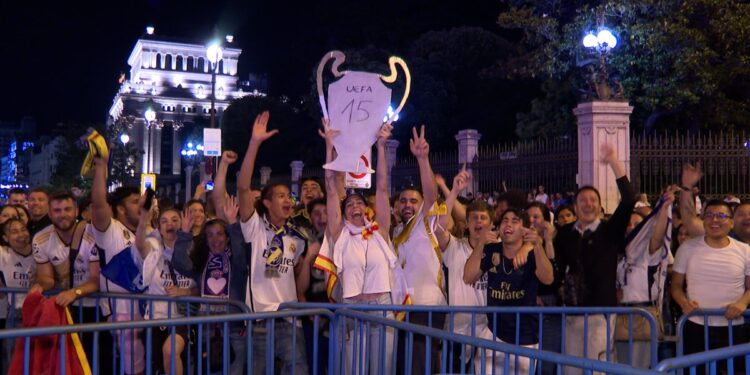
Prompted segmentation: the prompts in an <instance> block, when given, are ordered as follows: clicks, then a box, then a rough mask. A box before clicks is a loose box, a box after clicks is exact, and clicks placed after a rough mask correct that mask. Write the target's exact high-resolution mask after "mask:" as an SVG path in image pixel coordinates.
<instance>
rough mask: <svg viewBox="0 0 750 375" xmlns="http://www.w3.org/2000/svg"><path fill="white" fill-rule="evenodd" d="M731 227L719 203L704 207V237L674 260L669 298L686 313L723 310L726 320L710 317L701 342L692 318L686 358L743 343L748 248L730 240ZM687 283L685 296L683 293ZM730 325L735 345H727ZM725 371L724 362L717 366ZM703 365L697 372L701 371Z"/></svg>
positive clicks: (749, 279)
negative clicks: (706, 349) (692, 354)
mask: <svg viewBox="0 0 750 375" xmlns="http://www.w3.org/2000/svg"><path fill="white" fill-rule="evenodd" d="M733 225H734V223H733V220H732V209H731V207H730V206H729V204H728V203H726V202H724V201H721V200H713V201H709V202H707V203H706V204H705V205H704V207H703V227H704V231H705V235H704V236H697V237H693V238H691V239H689V240H687V241H685V242H684V243H683V244H682V245H681V246H680V248H679V249H677V256H676V257H675V263H674V268H673V272H672V287H671V292H672V298H674V300H675V302H677V304H678V305H679V306H680V307H681V308H682V311H683V313H685V314H689V313H690V312H691V311H693V310H695V309H725V310H726V313H725V314H724V317H718V316H712V317H709V318H708V325H709V327H708V337H704V328H705V327H704V326H703V324H704V320H703V317H701V316H696V317H691V318H690V320H689V321H688V322H687V323H686V325H685V330H684V334H683V337H684V340H685V346H684V348H685V354H691V353H698V352H703V351H705V340H707V341H708V348H709V349H716V348H720V347H725V346H729V345H732V344H733V343H745V342H747V339H746V332H745V330H744V329H743V327H742V325H743V323H744V320H743V318H742V313H744V312H745V310H746V309H747V305H748V303H750V246H748V245H747V244H744V243H741V242H739V241H737V240H735V239H733V238H731V237H729V232H730V231H731V230H732V226H733ZM686 281H687V294H686V293H685V291H684V290H683V288H684V287H685V282H686ZM729 320H731V325H732V327H733V328H732V336H733V342H729V337H728V329H727V328H726V327H727V325H729ZM742 359H743V358H742V357H739V358H735V360H734V366H735V371H742V369H743V368H744V361H743V360H742ZM719 366H720V367H723V368H726V367H725V366H726V363H725V362H723V361H722V362H721V363H719ZM703 370H704V367H703V366H699V367H698V371H699V372H702V371H703Z"/></svg>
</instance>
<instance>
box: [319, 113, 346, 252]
mask: <svg viewBox="0 0 750 375" xmlns="http://www.w3.org/2000/svg"><path fill="white" fill-rule="evenodd" d="M321 123H322V124H323V129H322V130H318V134H320V136H321V137H323V139H324V140H325V141H326V163H330V162H331V161H332V160H333V158H334V157H335V152H336V151H335V150H334V149H333V138H334V137H335V136H337V135H338V134H339V131H338V130H333V129H331V128H329V127H328V120H326V119H322V120H321ZM337 174H338V173H336V171H334V170H331V169H326V170H325V180H326V214H327V215H328V223H327V225H326V231H327V232H328V236H330V238H331V239H332V241H331V243H332V244H333V243H336V240H338V239H339V235H340V234H341V228H342V225H343V223H342V220H341V197H342V196H341V195H340V192H339V187H338V177H337Z"/></svg>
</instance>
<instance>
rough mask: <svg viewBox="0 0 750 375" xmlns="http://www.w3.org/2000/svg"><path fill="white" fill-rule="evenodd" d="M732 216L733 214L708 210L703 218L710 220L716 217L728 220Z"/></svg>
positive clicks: (720, 219)
mask: <svg viewBox="0 0 750 375" xmlns="http://www.w3.org/2000/svg"><path fill="white" fill-rule="evenodd" d="M731 218H732V216H731V215H729V214H725V213H723V212H706V213H705V214H703V220H709V221H710V220H713V219H716V220H719V221H727V220H729V219H731Z"/></svg>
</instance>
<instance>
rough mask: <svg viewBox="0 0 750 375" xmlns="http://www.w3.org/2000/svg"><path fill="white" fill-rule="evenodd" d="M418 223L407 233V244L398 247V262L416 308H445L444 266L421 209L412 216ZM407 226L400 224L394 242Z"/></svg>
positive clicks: (430, 221) (431, 222) (429, 221)
mask: <svg viewBox="0 0 750 375" xmlns="http://www.w3.org/2000/svg"><path fill="white" fill-rule="evenodd" d="M411 220H416V221H415V223H414V224H413V226H412V229H411V233H408V237H407V238H406V241H404V242H403V243H401V244H399V245H398V247H397V252H398V260H399V263H400V264H401V265H403V267H404V274H405V275H406V284H407V285H408V287H409V288H410V289H412V292H411V299H412V301H413V303H414V304H415V305H445V304H446V299H445V294H444V293H443V280H442V269H441V267H442V265H441V264H440V259H439V258H438V253H437V252H438V251H440V250H439V249H438V250H437V251H436V250H435V247H434V246H433V244H435V245H436V244H437V240H435V236H434V234H433V233H434V232H433V230H432V229H431V230H430V233H428V232H427V226H426V225H425V215H424V213H423V212H422V210H421V209H420V210H419V211H418V214H417V215H416V216H414V217H412V219H411ZM427 224H428V225H429V226H430V227H433V226H434V222H433V220H428V223H427ZM407 227H408V223H406V225H404V223H402V224H400V225H399V226H398V227H396V231H395V232H394V234H393V238H394V243H395V242H396V241H397V239H398V237H399V236H400V235H401V234H402V232H403V231H404V230H405V228H407Z"/></svg>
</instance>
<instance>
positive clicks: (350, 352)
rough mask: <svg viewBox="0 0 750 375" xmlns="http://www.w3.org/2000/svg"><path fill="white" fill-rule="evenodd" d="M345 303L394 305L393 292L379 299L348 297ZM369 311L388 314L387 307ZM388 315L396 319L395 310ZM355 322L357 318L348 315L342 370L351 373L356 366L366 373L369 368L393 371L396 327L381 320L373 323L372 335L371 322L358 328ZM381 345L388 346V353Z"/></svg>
mask: <svg viewBox="0 0 750 375" xmlns="http://www.w3.org/2000/svg"><path fill="white" fill-rule="evenodd" d="M344 303H350V304H362V305H390V304H391V295H390V293H383V294H382V295H381V296H380V297H379V298H378V299H375V300H371V301H357V300H353V299H349V298H344ZM367 313H368V314H370V315H374V316H379V317H383V316H384V314H383V311H368V312H367ZM385 317H387V318H389V319H394V316H393V312H392V311H388V312H387V313H386V314H385ZM354 324H355V322H354V321H353V320H351V319H347V324H346V326H347V328H346V330H347V333H346V337H347V339H346V360H345V361H344V366H345V367H344V371H343V372H342V373H344V374H350V373H351V372H352V369H354V373H356V374H360V373H365V374H366V373H367V372H365V371H366V369H369V373H370V374H388V373H390V372H391V369H392V368H393V367H392V366H393V365H392V364H393V357H394V356H393V344H394V341H395V335H394V329H393V328H392V327H381V326H380V325H379V324H372V325H370V326H369V335H367V329H368V328H367V325H364V324H363V325H358V327H356V329H355V326H354ZM363 330H364V331H363ZM355 334H356V335H355ZM363 336H364V337H363ZM383 340H384V341H385V342H383ZM381 348H384V349H385V352H384V353H381V352H380V351H381ZM362 357H364V358H362ZM381 357H382V358H381Z"/></svg>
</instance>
